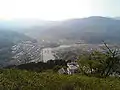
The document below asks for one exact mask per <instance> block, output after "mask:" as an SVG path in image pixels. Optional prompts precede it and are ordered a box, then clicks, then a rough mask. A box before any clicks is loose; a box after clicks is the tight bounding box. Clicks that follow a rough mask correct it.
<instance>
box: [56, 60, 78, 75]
mask: <svg viewBox="0 0 120 90" xmlns="http://www.w3.org/2000/svg"><path fill="white" fill-rule="evenodd" d="M78 69H79V65H78V63H77V62H76V61H72V62H68V63H67V68H61V69H59V70H58V73H59V74H69V75H71V74H75V73H77V72H78Z"/></svg>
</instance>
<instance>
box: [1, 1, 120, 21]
mask: <svg viewBox="0 0 120 90" xmlns="http://www.w3.org/2000/svg"><path fill="white" fill-rule="evenodd" d="M89 16H110V17H118V16H120V0H0V19H3V20H4V19H5V20H11V19H21V18H22V19H24V18H27V19H42V20H64V19H70V18H82V17H89Z"/></svg>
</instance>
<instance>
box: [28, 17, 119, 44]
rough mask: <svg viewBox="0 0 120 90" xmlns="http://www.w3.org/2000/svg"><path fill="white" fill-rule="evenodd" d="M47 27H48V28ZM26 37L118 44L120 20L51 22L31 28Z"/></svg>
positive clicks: (95, 18)
mask: <svg viewBox="0 0 120 90" xmlns="http://www.w3.org/2000/svg"><path fill="white" fill-rule="evenodd" d="M48 25H49V26H48ZM26 34H27V35H29V36H32V37H35V38H37V39H48V40H49V39H53V40H54V39H72V40H84V41H85V42H86V43H101V41H102V40H104V41H107V42H110V43H120V35H119V34H120V20H119V19H116V18H107V17H99V16H93V17H88V18H82V19H71V20H66V21H62V22H53V23H52V25H51V24H47V25H44V26H37V27H35V26H34V27H32V28H31V29H30V30H28V31H27V32H26Z"/></svg>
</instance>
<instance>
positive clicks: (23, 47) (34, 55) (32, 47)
mask: <svg viewBox="0 0 120 90" xmlns="http://www.w3.org/2000/svg"><path fill="white" fill-rule="evenodd" d="M12 53H13V54H14V56H13V60H14V61H15V62H16V63H18V64H21V63H28V62H39V61H40V60H41V47H40V45H39V44H38V43H33V42H31V41H25V42H21V43H18V44H17V45H14V46H13V47H12Z"/></svg>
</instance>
